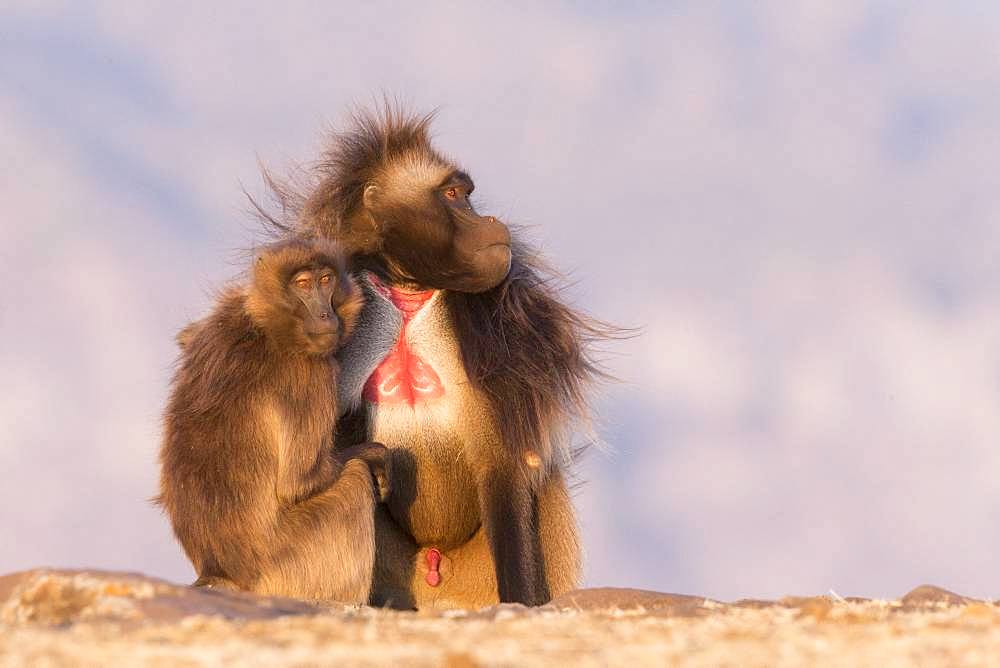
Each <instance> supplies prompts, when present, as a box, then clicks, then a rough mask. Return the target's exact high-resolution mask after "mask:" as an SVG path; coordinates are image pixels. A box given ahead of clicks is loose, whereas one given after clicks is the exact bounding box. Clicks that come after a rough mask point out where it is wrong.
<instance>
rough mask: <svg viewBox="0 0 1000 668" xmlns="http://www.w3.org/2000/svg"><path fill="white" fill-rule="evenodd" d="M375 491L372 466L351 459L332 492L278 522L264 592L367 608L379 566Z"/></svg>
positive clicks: (304, 503)
mask: <svg viewBox="0 0 1000 668" xmlns="http://www.w3.org/2000/svg"><path fill="white" fill-rule="evenodd" d="M374 514H375V492H374V489H373V482H372V475H371V472H370V470H369V468H368V465H367V464H366V463H365V462H363V461H361V460H357V459H355V460H351V461H349V462H347V464H345V465H344V469H343V471H342V472H341V475H340V477H338V478H337V479H336V480H335V481H334V482H333V483H332V484H331V485H330V486H329V487H328V488H327V489H325V490H323V491H322V492H320V493H319V494H316V495H315V496H312V497H310V498H309V499H306V500H305V501H302V502H300V503H297V504H295V505H293V506H291V507H289V508H287V509H285V510H284V511H282V513H281V516H280V517H279V519H278V534H279V536H278V545H277V546H276V547H277V549H276V550H275V551H274V552H273V553H272V558H271V560H270V563H269V565H268V568H267V572H266V573H264V575H263V577H262V583H261V589H262V590H264V591H262V592H261V593H269V592H270V591H275V592H284V595H286V596H288V595H292V596H298V597H300V598H309V599H331V600H338V601H344V602H356V603H364V602H367V600H368V595H369V592H370V589H371V579H372V570H373V568H374V564H375V525H374V521H375V520H374Z"/></svg>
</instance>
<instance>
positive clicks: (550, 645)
mask: <svg viewBox="0 0 1000 668" xmlns="http://www.w3.org/2000/svg"><path fill="white" fill-rule="evenodd" d="M997 661H1000V605H996V604H994V603H992V602H985V601H975V600H971V599H967V598H964V597H962V596H959V595H957V594H953V593H950V592H947V591H945V590H942V589H937V588H935V587H928V586H924V587H918V588H917V589H915V590H913V591H912V592H910V593H909V594H907V595H905V596H903V597H902V598H901V599H899V600H895V601H876V600H865V599H847V600H845V599H841V598H839V597H825V596H823V597H812V598H786V599H782V600H780V601H738V602H735V603H720V602H717V601H711V600H707V599H704V598H700V597H695V596H680V595H673V594H661V593H656V592H647V591H638V590H633V589H584V590H580V591H576V592H572V593H570V594H566V595H564V596H561V597H560V598H558V599H557V600H555V601H553V602H552V603H551V604H549V605H547V606H544V607H542V608H537V609H528V608H524V607H522V606H518V605H500V606H496V607H493V608H487V609H484V610H480V611H470V612H465V611H448V612H396V611H390V610H378V609H374V608H367V607H361V608H359V607H345V606H338V605H330V606H315V605H311V604H307V603H303V602H299V601H292V600H287V599H268V598H260V597H256V596H252V595H249V594H231V593H224V592H216V591H205V590H195V589H191V588H188V587H183V586H178V585H174V584H170V583H168V582H164V581H162V580H156V579H153V578H147V577H144V576H141V575H133V574H125V573H106V572H97V571H86V572H85V571H52V570H34V571H27V572H23V573H15V574H12V575H8V576H4V577H0V666H25V665H30V666H75V665H87V666H91V665H129V666H137V665H152V666H202V665H226V666H230V665H249V666H256V665H260V666H313V665H335V664H336V665H380V666H383V665H406V666H425V665H435V666H436V665H444V666H480V665H483V666H493V665H501V666H502V665H516V666H531V665H545V666H552V665H572V666H574V667H581V666H591V665H593V666H605V665H628V666H638V665H650V664H651V665H710V666H727V665H734V666H735V665H739V666H747V665H767V666H775V665H790V666H802V665H817V664H821V665H837V666H840V665H843V666H868V665H878V666H896V665H920V666H927V665H947V666H959V665H986V664H990V663H993V664H995V663H996V662H997Z"/></svg>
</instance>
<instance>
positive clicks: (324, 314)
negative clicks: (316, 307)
mask: <svg viewBox="0 0 1000 668" xmlns="http://www.w3.org/2000/svg"><path fill="white" fill-rule="evenodd" d="M319 319H320V320H329V319H330V312H329V311H323V312H322V313H320V314H319Z"/></svg>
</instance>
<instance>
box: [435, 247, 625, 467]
mask: <svg viewBox="0 0 1000 668" xmlns="http://www.w3.org/2000/svg"><path fill="white" fill-rule="evenodd" d="M513 251H514V253H513V256H514V260H513V264H512V266H511V270H510V273H509V274H508V276H507V278H506V279H505V280H504V281H503V283H501V284H500V285H498V286H497V287H495V288H493V289H492V290H488V291H487V292H484V293H480V294H467V293H460V292H449V293H448V295H447V297H448V303H449V306H450V310H451V314H452V317H453V318H454V322H455V329H456V331H457V332H458V334H459V337H460V341H461V348H462V355H463V357H464V360H465V368H466V373H468V375H469V378H470V379H471V380H472V381H473V382H475V383H477V384H478V385H479V387H481V388H482V389H483V390H484V391H485V392H486V393H487V396H489V398H490V403H491V404H492V405H493V409H494V411H495V413H496V416H497V419H498V422H499V425H500V430H501V432H502V433H503V437H504V438H503V441H504V443H505V444H506V446H507V447H508V448H510V449H512V450H513V451H515V452H517V453H519V454H520V453H524V452H527V451H530V450H534V451H536V452H538V453H539V454H542V456H543V457H542V458H543V460H545V461H551V459H550V457H551V456H552V455H560V456H562V457H568V456H569V455H570V453H571V450H570V447H569V446H570V444H569V437H570V435H571V432H573V431H580V432H583V433H584V434H585V435H586V436H588V437H589V436H591V435H592V434H590V433H589V432H590V426H591V425H590V410H589V405H588V396H589V393H590V392H589V391H590V385H591V384H592V383H593V382H594V381H595V380H598V379H602V378H604V379H606V378H608V375H607V374H606V373H605V372H604V371H603V370H602V369H601V366H600V364H599V363H598V362H597V361H596V360H595V358H594V344H596V343H598V342H600V341H603V340H607V339H609V338H613V337H615V336H616V335H617V334H618V331H619V330H617V329H616V328H614V327H613V326H610V325H607V324H605V323H602V322H600V321H598V320H595V319H593V318H591V317H589V316H587V315H584V314H581V313H578V312H576V311H574V310H573V309H571V308H570V307H569V306H567V305H566V304H564V303H562V302H561V301H560V299H559V297H560V295H559V292H560V291H559V286H558V285H557V284H556V279H555V277H554V275H553V273H552V272H551V271H549V270H548V269H547V268H546V267H545V265H544V263H543V262H542V261H541V259H540V258H539V257H537V255H535V254H534V253H533V252H532V251H531V250H530V249H529V248H527V247H526V246H525V245H524V244H523V243H521V242H519V241H517V240H516V238H515V244H514V247H513ZM563 463H564V464H566V463H568V462H566V461H563Z"/></svg>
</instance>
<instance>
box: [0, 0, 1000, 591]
mask: <svg viewBox="0 0 1000 668" xmlns="http://www.w3.org/2000/svg"><path fill="white" fill-rule="evenodd" d="M4 5H5V7H4V9H3V10H0V156H2V159H0V173H2V177H0V201H2V211H3V214H2V216H3V220H2V223H0V272H2V274H3V280H2V282H0V374H2V384H0V471H2V482H0V530H2V532H3V535H4V537H3V539H2V540H0V573H5V572H10V571H12V570H17V569H26V568H30V567H36V566H43V565H49V566H71V567H100V568H108V569H127V570H136V571H143V572H145V573H149V574H152V575H157V576H161V577H165V578H168V579H171V580H175V581H181V582H186V581H190V580H191V579H192V578H193V575H192V571H191V569H190V567H189V565H188V564H187V561H186V560H185V558H184V556H183V554H182V552H181V550H180V549H179V548H178V547H177V545H176V544H175V542H174V540H173V537H172V535H171V532H170V529H169V526H168V524H167V521H166V520H165V519H164V518H163V517H162V516H161V515H160V513H159V512H158V511H157V510H155V509H154V508H152V507H151V506H150V504H149V503H148V502H147V499H148V498H149V497H150V496H152V495H153V494H154V493H155V492H156V484H157V476H158V465H157V461H156V454H157V449H158V439H159V429H160V423H159V420H160V412H161V409H162V407H163V405H164V402H165V398H166V394H167V384H168V381H169V378H170V375H171V368H172V363H173V360H174V357H175V347H174V343H173V335H174V333H175V332H176V330H177V329H178V328H180V327H181V326H182V325H183V324H184V323H185V322H187V321H188V320H190V319H192V318H195V317H198V316H200V315H202V314H204V313H205V312H206V310H207V309H208V308H209V306H210V304H211V291H212V290H213V289H214V288H215V287H217V286H218V285H219V284H220V282H222V281H224V280H226V279H228V278H229V277H231V276H233V275H234V274H236V273H237V272H238V271H239V269H240V261H239V258H240V255H239V252H238V249H241V248H245V247H247V246H249V245H251V244H253V243H254V241H255V239H256V238H257V235H258V228H257V226H256V223H255V222H254V221H252V220H251V219H250V218H249V217H248V216H247V215H246V214H245V211H246V208H247V206H246V201H245V199H244V196H243V194H242V192H241V184H242V185H243V186H245V187H246V188H247V189H248V190H249V191H250V192H251V193H255V194H261V193H263V192H264V189H263V186H262V183H261V180H260V177H259V173H258V160H260V161H261V162H262V163H264V164H266V165H268V166H269V167H271V168H274V169H275V170H276V171H277V172H279V173H281V172H282V171H284V170H285V169H286V168H288V167H289V166H291V165H294V164H296V163H298V162H308V161H310V160H313V159H315V158H316V157H317V156H318V153H319V151H320V150H321V148H322V145H323V142H322V139H323V137H324V134H325V133H326V132H327V131H328V130H329V129H330V128H331V127H338V126H342V125H343V122H344V120H345V117H346V113H347V111H348V109H349V106H350V105H351V104H353V103H361V104H365V103H370V102H371V101H372V100H373V99H374V98H376V97H378V96H380V95H381V94H382V92H383V91H384V92H388V93H391V94H393V95H396V96H399V97H400V98H401V99H402V100H404V101H407V102H408V103H409V104H410V106H411V107H413V108H414V109H417V110H429V109H432V108H435V107H439V108H440V110H441V111H440V115H439V118H438V121H437V123H436V125H435V129H436V133H437V141H438V145H439V146H440V148H441V149H442V150H443V151H444V152H445V153H447V154H450V155H452V156H454V157H455V158H456V159H457V160H458V161H459V162H460V163H461V164H462V165H463V166H465V167H466V168H467V169H468V170H470V171H471V173H472V174H473V175H474V177H475V179H476V183H477V186H478V187H477V190H476V193H477V199H478V202H477V203H478V206H479V208H480V210H481V211H486V212H490V213H496V214H498V215H502V216H504V217H506V218H507V219H509V220H511V221H513V222H518V223H523V224H528V225H531V226H533V227H532V231H531V234H532V238H533V239H534V241H535V242H536V243H537V244H539V245H540V246H541V247H542V248H543V249H544V251H545V253H546V254H547V256H548V257H549V258H550V259H551V260H552V261H553V262H554V264H556V265H557V266H558V267H560V268H561V269H563V270H564V271H566V272H567V273H568V274H569V276H570V278H571V279H572V280H573V281H574V284H573V286H572V287H571V289H570V290H569V291H568V293H567V298H568V299H569V300H570V301H572V303H574V304H575V305H577V306H580V307H582V308H584V309H586V310H587V311H589V312H590V313H592V314H594V315H596V316H598V317H601V318H604V319H607V320H611V321H614V322H616V323H619V324H622V325H628V326H640V327H642V328H643V333H642V335H641V336H639V337H637V338H635V339H632V340H629V341H625V342H620V343H615V344H612V345H611V346H609V347H608V351H609V357H608V364H609V367H610V368H611V370H612V371H613V372H614V373H615V374H616V375H618V376H619V377H620V378H621V379H622V381H623V382H622V383H620V384H617V385H610V386H608V387H605V388H602V389H601V390H600V391H599V393H598V396H597V399H596V402H595V404H596V406H597V409H598V412H599V414H600V416H601V427H600V432H601V435H602V436H603V438H604V440H605V441H606V442H607V443H608V445H609V448H610V450H611V452H608V453H601V452H593V453H592V454H591V455H590V456H589V457H588V458H587V459H586V461H585V463H584V465H583V467H582V470H581V475H582V477H583V478H585V479H586V480H587V482H586V483H585V484H584V485H582V486H581V487H580V488H579V489H578V491H577V496H576V503H577V507H578V510H579V516H580V522H581V525H582V528H583V535H584V541H585V546H586V550H587V570H586V573H587V584H588V585H591V586H633V587H644V588H652V589H659V590H667V591H676V592H688V593H697V594H703V595H709V596H713V597H719V598H722V599H735V598H739V597H747V596H762V597H763V596H766V597H775V596H781V595H784V594H819V593H825V592H827V591H828V590H830V589H833V590H835V591H836V592H837V593H839V594H841V595H845V596H846V595H866V596H897V595H900V594H902V593H904V592H905V591H907V590H909V589H910V588H912V587H914V586H916V585H917V584H920V583H922V582H931V583H934V584H937V585H940V586H944V587H948V588H951V589H954V590H957V591H959V592H961V593H965V594H970V595H976V596H984V597H998V596H1000V569H998V565H1000V564H998V560H997V556H996V555H997V553H998V551H1000V488H998V487H1000V485H998V474H1000V264H998V262H997V258H998V253H1000V188H998V184H1000V182H998V179H1000V176H998V175H1000V122H998V119H1000V5H997V4H996V3H991V2H986V1H983V2H976V1H972V0H970V1H968V2H951V3H930V2H858V1H845V2H836V3H832V2H824V1H816V2H795V3H789V2H749V1H748V2H655V3H654V2H649V3H646V2H636V3H631V4H625V3H610V2H608V3H605V2H577V3H569V2H567V3H525V4H518V3H514V4H510V3H502V6H500V5H501V3H497V4H496V5H495V6H494V5H490V6H487V5H485V4H482V5H480V4H473V3H448V2H426V3H412V4H411V3H406V4H405V5H404V6H400V5H399V4H397V3H379V2H373V3H329V2H317V3H300V2H283V3H277V4H272V6H270V7H269V8H266V9H265V8H262V7H248V6H246V4H245V3H236V2H213V3H177V2H170V3H122V2H107V3H96V4H92V3H84V2H70V3H66V4H58V3H57V4H45V3H38V2H27V3H23V4H22V3H20V2H18V1H16V0H15V2H13V4H11V2H10V0H7V2H5V3H4Z"/></svg>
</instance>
